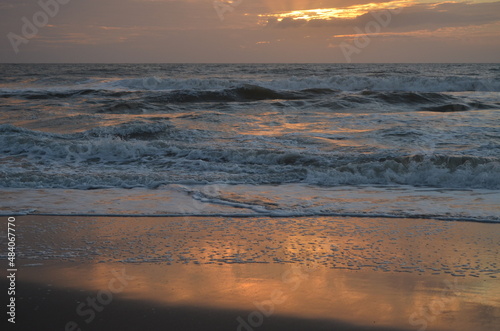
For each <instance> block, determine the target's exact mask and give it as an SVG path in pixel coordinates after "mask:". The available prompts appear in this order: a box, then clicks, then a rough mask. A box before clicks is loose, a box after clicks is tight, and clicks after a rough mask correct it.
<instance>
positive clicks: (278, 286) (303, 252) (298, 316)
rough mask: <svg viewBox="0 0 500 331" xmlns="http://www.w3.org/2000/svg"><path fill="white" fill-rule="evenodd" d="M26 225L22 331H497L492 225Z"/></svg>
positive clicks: (221, 221)
mask: <svg viewBox="0 0 500 331" xmlns="http://www.w3.org/2000/svg"><path fill="white" fill-rule="evenodd" d="M16 222H17V223H16V226H17V230H18V238H17V250H18V252H19V256H18V261H17V264H18V271H17V289H18V292H17V294H16V300H17V304H18V307H19V311H18V314H17V316H16V318H17V322H16V330H17V329H18V330H32V329H34V328H38V329H54V330H55V329H61V330H62V329H64V328H68V329H69V330H71V329H72V328H73V327H74V330H77V329H78V328H80V329H82V330H110V329H120V330H137V329H139V328H147V329H151V330H164V329H168V330H201V329H204V330H332V329H333V330H419V329H421V330H455V331H456V330H494V329H496V328H497V327H498V325H499V324H498V321H499V316H500V301H499V299H498V298H499V297H500V287H499V285H498V278H497V276H498V272H499V269H498V264H497V263H498V262H497V257H498V254H499V251H498V250H499V246H498V241H499V239H500V238H499V235H498V234H496V233H495V231H493V229H494V227H495V226H496V225H495V224H485V223H469V222H455V223H451V222H443V221H434V220H419V222H418V224H416V222H415V220H413V219H384V218H368V219H367V218H339V217H309V218H292V219H291V218H265V217H264V218H259V217H248V218H227V217H167V218H165V217H145V218H140V217H78V216H72V217H61V216H21V217H17V219H16ZM2 238H4V236H2ZM2 244H3V243H2ZM4 282H5V281H4ZM89 299H90V301H87V300H89ZM68 323H69V324H68ZM67 324H68V325H69V326H67Z"/></svg>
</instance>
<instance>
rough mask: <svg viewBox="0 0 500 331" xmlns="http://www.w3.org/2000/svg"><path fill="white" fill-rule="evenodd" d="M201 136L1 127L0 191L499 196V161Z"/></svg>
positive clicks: (130, 127)
mask: <svg viewBox="0 0 500 331" xmlns="http://www.w3.org/2000/svg"><path fill="white" fill-rule="evenodd" d="M206 135H207V133H206V132H203V131H197V130H192V131H189V130H184V131H179V130H178V129H176V128H174V127H172V126H170V125H168V124H160V123H157V124H151V123H146V122H144V123H143V122H138V123H129V124H123V125H118V126H111V127H102V128H96V129H92V130H88V131H85V132H82V133H73V134H52V133H43V132H36V131H31V130H28V129H21V128H17V127H14V126H12V125H1V126H0V146H1V149H0V151H1V153H2V154H3V156H2V158H1V160H0V161H1V162H0V186H2V187H60V188H96V187H127V188H128V187H140V186H142V187H157V186H159V185H163V184H167V183H186V182H204V183H210V182H224V183H233V184H235V183H247V184H282V183H307V184H314V185H324V186H336V185H363V184H370V185H394V184H397V185H412V186H430V187H445V188H485V189H500V160H499V158H497V157H478V156H470V155H439V154H429V155H423V154H422V155H390V156H383V155H382V153H383V152H381V151H378V152H377V154H358V153H355V152H350V153H349V152H343V153H340V152H338V153H325V152H319V151H316V152H315V151H306V152H297V151H287V150H280V149H278V148H275V147H269V148H260V149H257V148H250V147H248V148H246V147H238V146H235V145H231V146H229V145H217V144H210V145H209V146H207V145H205V146H201V145H198V144H193V143H187V141H191V142H194V141H196V140H197V139H200V140H201V139H207V136H206Z"/></svg>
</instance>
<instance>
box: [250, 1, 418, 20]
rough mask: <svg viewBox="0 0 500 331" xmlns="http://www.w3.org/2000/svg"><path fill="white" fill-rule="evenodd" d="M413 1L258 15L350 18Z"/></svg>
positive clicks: (280, 17)
mask: <svg viewBox="0 0 500 331" xmlns="http://www.w3.org/2000/svg"><path fill="white" fill-rule="evenodd" d="M414 3H415V2H414V1H412V0H399V1H388V2H382V3H367V4H362V5H353V6H348V7H342V8H318V9H307V10H294V11H291V12H285V13H279V14H264V15H259V16H260V17H262V18H276V19H277V20H278V21H282V20H283V19H298V20H307V21H310V20H318V19H323V20H327V19H332V18H339V19H352V18H356V17H359V16H361V15H364V14H367V13H369V12H371V11H374V10H382V9H394V8H402V7H407V6H410V5H412V4H414Z"/></svg>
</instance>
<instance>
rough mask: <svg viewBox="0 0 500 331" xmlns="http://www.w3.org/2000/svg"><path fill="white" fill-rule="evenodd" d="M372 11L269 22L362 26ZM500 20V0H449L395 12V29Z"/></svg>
mask: <svg viewBox="0 0 500 331" xmlns="http://www.w3.org/2000/svg"><path fill="white" fill-rule="evenodd" d="M377 12H380V11H377V10H375V11H370V12H366V13H362V14H361V15H359V16H357V17H354V18H335V17H332V18H329V19H324V18H323V19H304V18H297V19H296V18H291V17H285V18H282V19H280V18H278V17H276V16H271V17H269V18H268V19H267V23H266V25H267V26H268V27H272V28H298V27H304V28H324V27H345V28H347V27H356V26H357V27H361V26H364V25H366V24H367V23H368V22H370V21H373V20H374V16H373V13H377ZM498 21H500V2H491V3H471V2H460V3H459V2H445V3H429V4H416V3H415V4H412V5H410V6H407V7H405V8H403V9H402V11H401V12H400V13H399V14H397V15H391V21H390V25H389V26H388V27H387V28H388V29H391V30H398V29H401V30H408V29H410V28H411V29H418V30H420V29H429V30H434V29H439V28H443V27H461V26H462V27H463V26H471V25H483V24H489V23H494V22H498Z"/></svg>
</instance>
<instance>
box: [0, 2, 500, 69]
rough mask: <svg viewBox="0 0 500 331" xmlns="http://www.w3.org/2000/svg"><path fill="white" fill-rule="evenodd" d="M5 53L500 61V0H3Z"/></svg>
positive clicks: (1, 48) (14, 56) (163, 59)
mask: <svg viewBox="0 0 500 331" xmlns="http://www.w3.org/2000/svg"><path fill="white" fill-rule="evenodd" d="M0 31H1V35H0V62H3V63H20V62H28V63H29V62H37V63H38V62H65V63H66V62H69V63H71V62H77V63H87V62H90V63H92V62H97V63H263V62H264V63H276V62H279V63H297V62H299V63H318V62H319V63H351V62H352V63H358V62H364V63H366V62H369V63H375V62H381V63H386V62H391V63H400V62H424V63H425V62H446V63H455V62H494V63H497V62H500V1H474V0H470V1H446V2H436V1H428V0H425V1H423V0H396V1H391V0H380V1H379V0H349V1H348V0H232V1H231V0H215V1H214V0H0Z"/></svg>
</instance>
